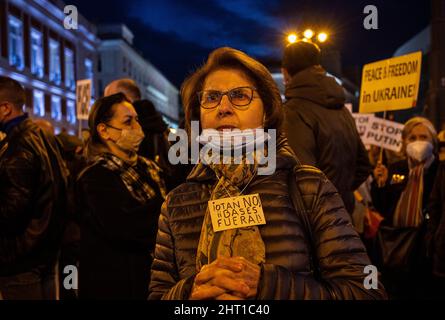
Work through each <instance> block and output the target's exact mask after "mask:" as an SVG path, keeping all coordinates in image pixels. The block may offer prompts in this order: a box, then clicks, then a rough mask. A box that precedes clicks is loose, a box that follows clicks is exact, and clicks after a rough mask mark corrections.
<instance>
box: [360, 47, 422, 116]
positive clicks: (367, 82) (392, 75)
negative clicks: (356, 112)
mask: <svg viewBox="0 0 445 320" xmlns="http://www.w3.org/2000/svg"><path fill="white" fill-rule="evenodd" d="M421 64H422V52H421V51H418V52H415V53H411V54H407V55H404V56H400V57H396V58H391V59H387V60H382V61H377V62H373V63H369V64H367V65H365V66H364V67H363V72H362V87H361V91H360V108H359V109H360V113H374V112H380V111H385V110H387V111H388V110H401V109H409V108H413V107H415V106H416V103H417V95H418V92H419V81H420V69H421Z"/></svg>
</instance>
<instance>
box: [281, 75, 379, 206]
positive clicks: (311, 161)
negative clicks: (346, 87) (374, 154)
mask: <svg viewBox="0 0 445 320" xmlns="http://www.w3.org/2000/svg"><path fill="white" fill-rule="evenodd" d="M285 95H286V99H287V101H286V103H285V104H284V112H285V121H284V127H285V131H286V135H287V137H288V139H289V145H290V146H291V147H292V149H293V150H294V152H295V154H296V155H297V157H298V159H300V161H301V162H302V163H303V164H307V165H311V166H315V167H317V168H319V169H320V170H322V171H323V172H324V173H325V174H326V176H327V177H328V178H329V179H330V180H331V181H332V183H333V184H334V185H335V187H336V188H337V189H338V191H339V192H340V194H341V196H342V198H343V201H344V203H345V207H346V209H347V210H348V212H349V213H352V211H353V208H354V197H353V191H354V190H355V189H357V188H358V187H359V186H360V185H361V184H362V183H363V182H364V181H365V180H366V179H367V178H368V176H369V174H370V173H371V171H372V167H371V165H370V163H369V160H368V153H367V152H366V149H365V147H364V145H363V143H362V141H361V139H360V136H359V134H358V132H357V128H356V125H355V121H354V119H353V118H352V115H351V113H350V112H349V111H348V110H347V109H346V108H345V107H344V102H345V98H344V91H343V88H342V87H341V86H340V85H338V84H337V83H336V82H335V80H334V78H332V77H328V76H327V75H326V72H325V71H324V70H323V69H322V68H321V67H319V66H314V67H310V68H307V69H305V70H303V71H301V72H298V73H297V74H295V75H294V77H293V78H292V79H291V81H290V83H289V84H288V85H287V86H286V92H285Z"/></svg>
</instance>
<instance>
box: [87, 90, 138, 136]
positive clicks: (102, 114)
mask: <svg viewBox="0 0 445 320" xmlns="http://www.w3.org/2000/svg"><path fill="white" fill-rule="evenodd" d="M124 101H126V102H130V101H128V99H127V97H126V96H125V95H124V94H123V93H121V92H119V93H116V94H113V95H111V96H108V97H103V98H100V99H97V100H96V102H94V104H93V106H92V107H91V111H90V114H89V116H88V126H89V128H90V133H91V139H90V140H91V143H93V144H102V140H101V138H100V136H99V132H97V125H98V124H100V123H108V122H109V121H110V120H111V118H113V116H114V113H115V111H116V108H114V106H115V105H116V104H118V103H121V102H124Z"/></svg>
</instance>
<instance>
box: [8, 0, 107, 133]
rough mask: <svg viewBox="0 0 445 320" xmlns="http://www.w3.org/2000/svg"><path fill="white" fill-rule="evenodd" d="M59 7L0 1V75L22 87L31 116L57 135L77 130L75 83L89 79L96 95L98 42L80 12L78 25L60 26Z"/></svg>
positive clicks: (54, 0)
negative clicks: (69, 27)
mask: <svg viewBox="0 0 445 320" xmlns="http://www.w3.org/2000/svg"><path fill="white" fill-rule="evenodd" d="M64 8H65V4H64V3H63V2H62V1H58V0H51V1H49V0H0V75H4V76H9V77H11V78H13V79H15V80H17V81H19V82H20V83H21V84H22V85H23V86H24V87H25V90H26V105H25V111H26V112H28V113H29V115H30V116H31V117H32V118H44V119H46V120H49V121H50V122H51V123H52V124H53V125H54V127H55V130H56V133H59V132H60V131H61V130H63V129H66V130H67V131H68V132H69V133H71V134H76V132H77V130H78V127H79V126H78V125H79V124H78V122H77V117H76V81H77V80H81V79H91V80H92V83H93V85H92V96H93V98H94V97H97V96H98V95H97V83H96V78H95V74H96V72H95V70H96V68H97V47H98V44H99V40H98V38H97V36H96V29H95V27H94V26H93V25H91V24H90V23H89V22H88V21H87V20H86V19H85V18H83V17H82V16H81V15H78V26H77V27H78V28H77V29H65V27H64V20H65V18H66V16H67V15H66V14H65V13H64Z"/></svg>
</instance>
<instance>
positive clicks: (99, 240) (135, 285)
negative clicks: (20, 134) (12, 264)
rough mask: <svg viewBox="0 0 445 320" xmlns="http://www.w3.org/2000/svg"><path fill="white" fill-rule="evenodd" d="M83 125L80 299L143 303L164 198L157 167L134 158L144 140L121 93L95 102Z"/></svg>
mask: <svg viewBox="0 0 445 320" xmlns="http://www.w3.org/2000/svg"><path fill="white" fill-rule="evenodd" d="M88 124H89V127H90V130H91V139H90V140H89V144H88V146H87V153H88V155H89V166H88V167H87V168H86V169H85V170H84V171H82V173H81V174H80V175H79V178H78V180H77V184H76V197H77V199H78V203H79V210H78V212H80V214H81V223H80V230H81V241H80V259H79V263H80V269H79V297H80V298H81V299H146V297H147V294H148V292H147V291H148V284H149V272H148V271H147V270H149V269H150V265H151V260H152V259H151V253H152V250H153V249H154V244H155V236H156V231H157V220H158V216H159V212H160V206H161V204H162V201H163V199H164V197H165V186H164V182H163V180H162V179H161V178H160V176H159V172H160V169H159V167H158V166H157V165H156V164H155V163H154V162H153V161H151V160H148V159H145V158H143V157H140V156H138V155H137V151H138V148H139V144H140V143H141V141H142V139H143V138H144V134H143V132H142V129H141V126H140V125H139V123H138V118H137V114H136V111H135V110H134V107H133V106H132V105H131V103H129V101H128V100H127V99H126V97H125V96H124V95H123V94H122V93H118V94H114V95H111V96H108V97H104V98H101V99H98V100H97V101H96V102H95V103H94V105H93V106H92V109H91V112H90V115H89V119H88Z"/></svg>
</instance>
